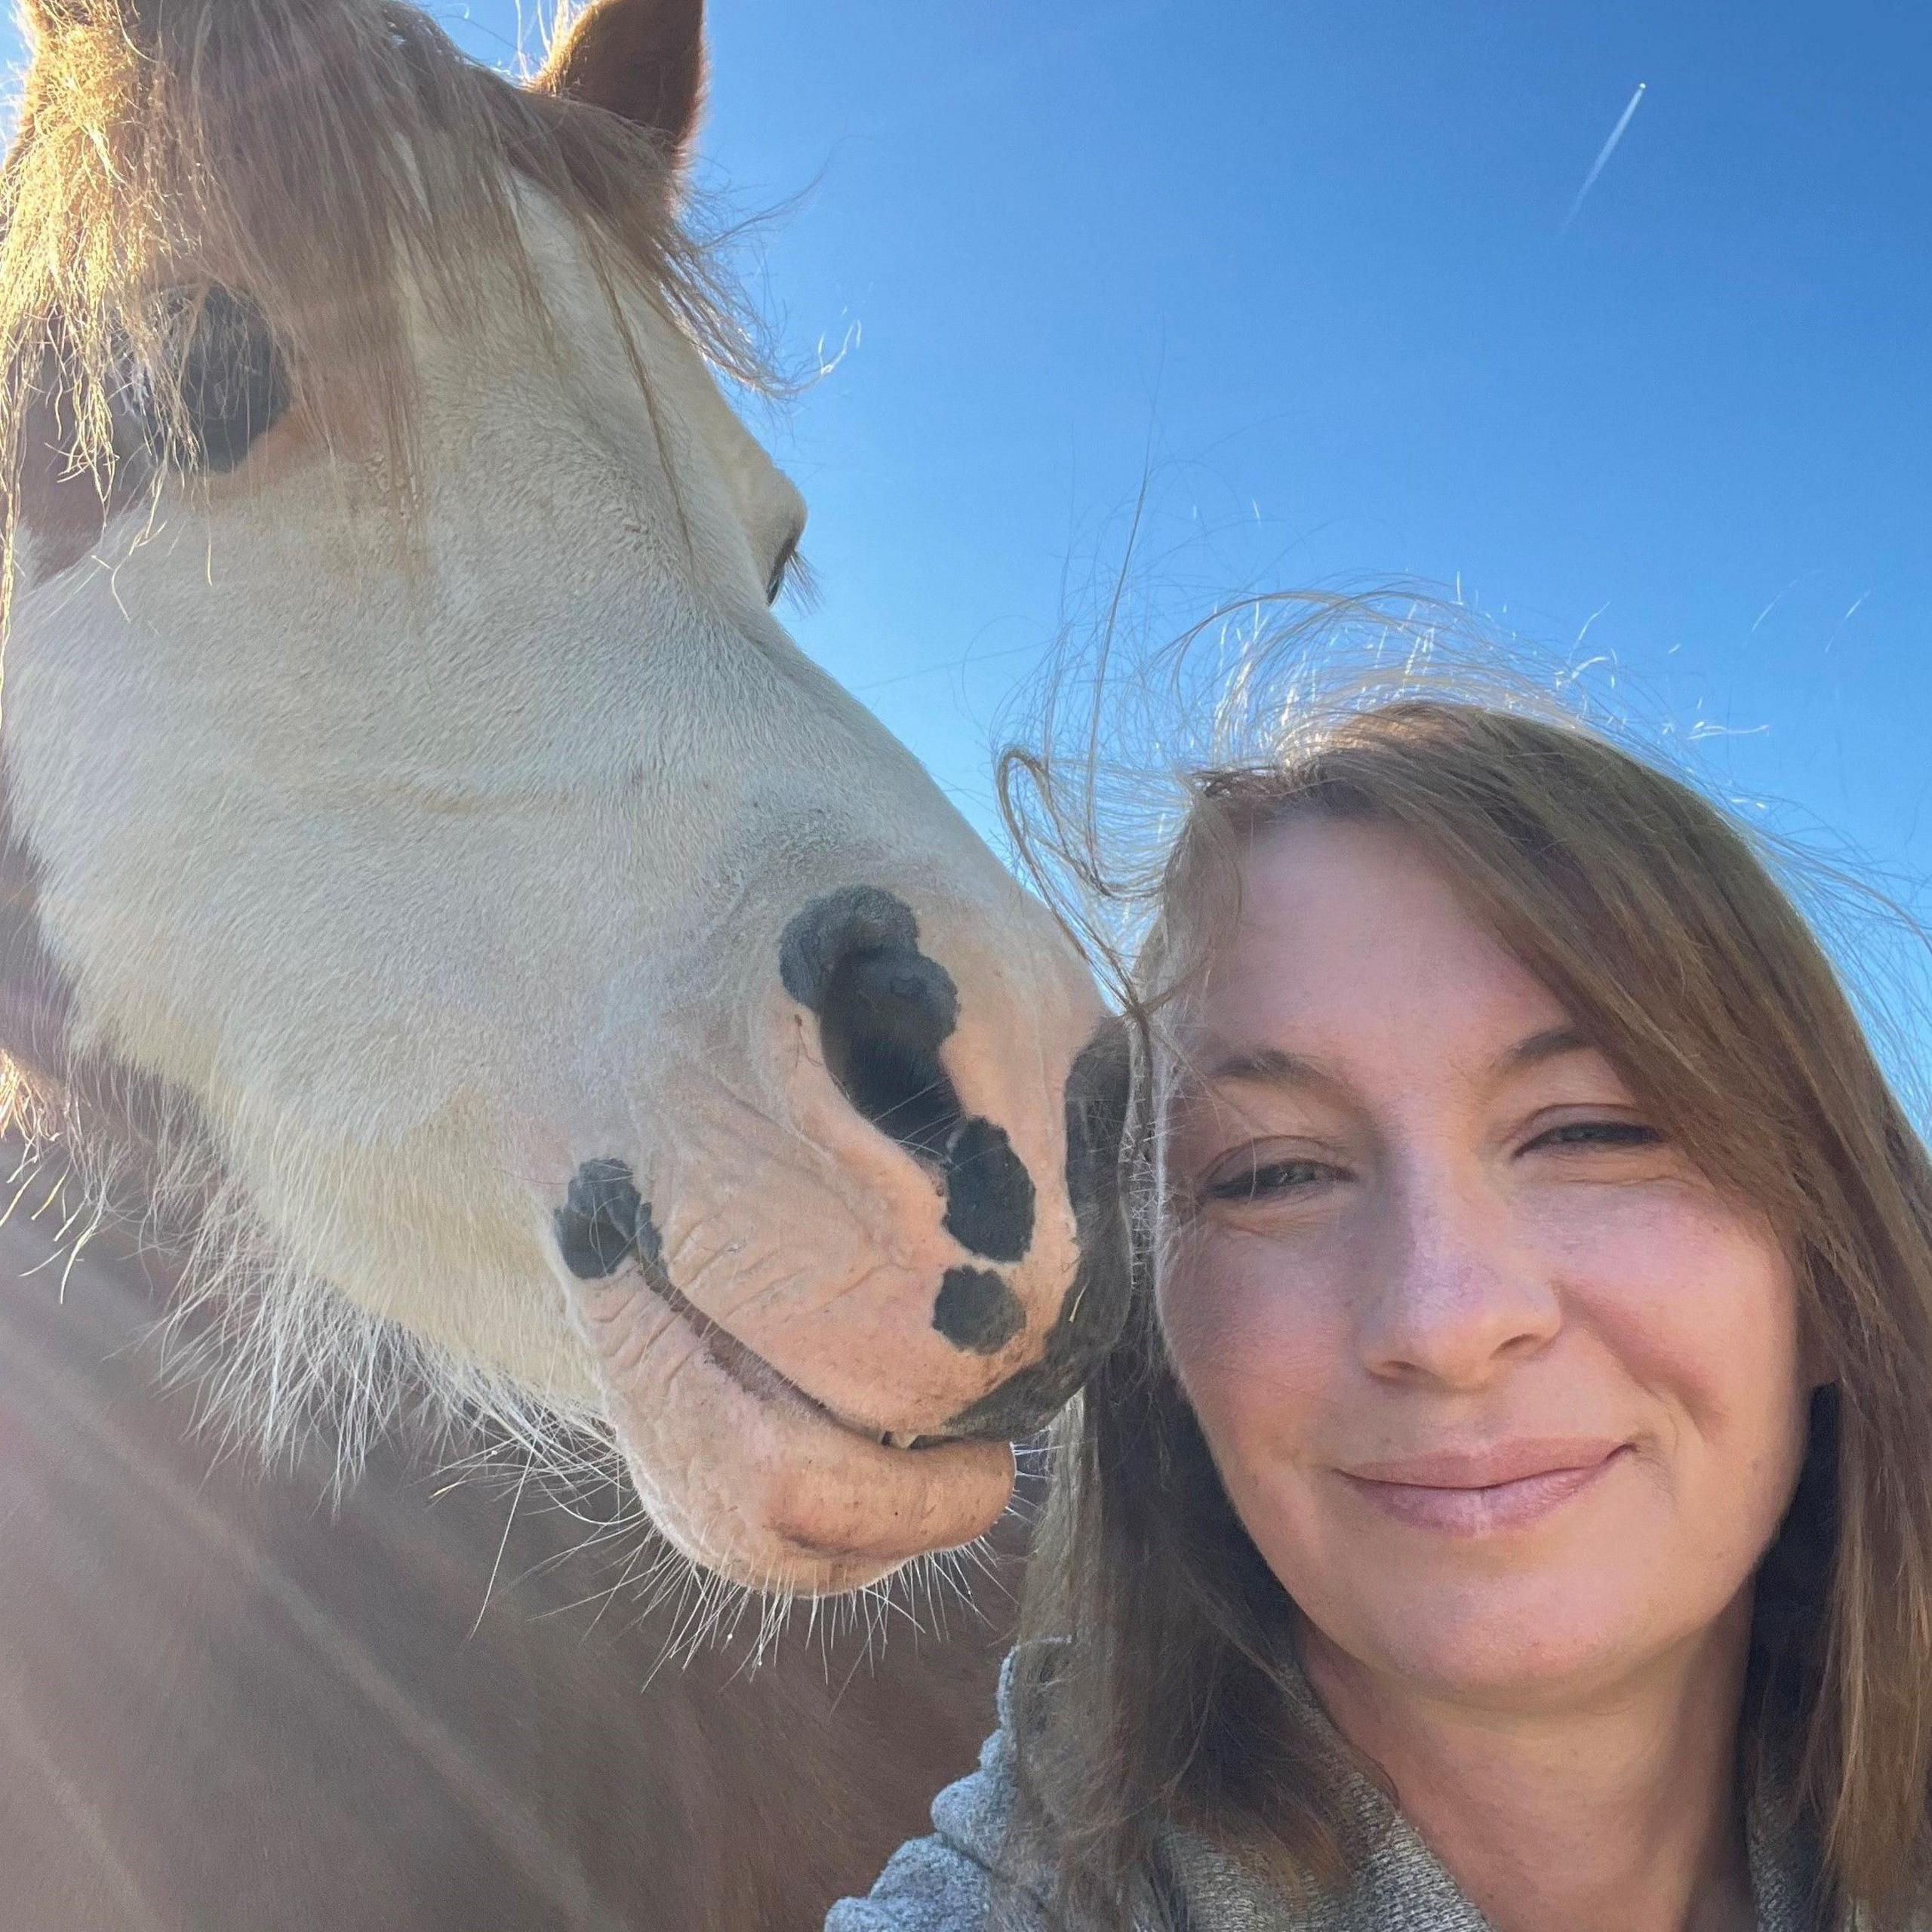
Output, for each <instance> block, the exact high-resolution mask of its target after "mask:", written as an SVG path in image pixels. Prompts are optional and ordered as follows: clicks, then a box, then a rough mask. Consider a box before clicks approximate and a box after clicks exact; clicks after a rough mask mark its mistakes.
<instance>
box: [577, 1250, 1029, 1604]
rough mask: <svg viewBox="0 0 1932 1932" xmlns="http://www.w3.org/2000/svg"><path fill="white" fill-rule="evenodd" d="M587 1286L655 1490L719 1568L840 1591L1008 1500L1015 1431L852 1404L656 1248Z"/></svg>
mask: <svg viewBox="0 0 1932 1932" xmlns="http://www.w3.org/2000/svg"><path fill="white" fill-rule="evenodd" d="M638 1263H642V1264H643V1265H641V1266H639V1265H637V1264H638ZM571 1300H572V1303H573V1304H574V1306H575V1308H576V1309H577V1313H578V1315H579V1318H580V1322H581V1325H582V1331H583V1334H584V1336H585V1338H586V1340H588V1341H589V1343H590V1345H591V1348H592V1353H593V1355H594V1357H595V1359H596V1361H597V1363H598V1368H599V1371H600V1374H601V1380H602V1382H603V1384H604V1389H605V1398H606V1404H607V1409H608V1414H609V1417H610V1420H611V1423H612V1425H613V1426H614V1428H615V1429H616V1431H617V1437H618V1441H619V1443H620V1446H621V1447H622V1448H623V1451H624V1454H625V1457H626V1460H627V1461H628V1462H629V1465H630V1467H631V1470H632V1477H633V1479H634V1480H635V1482H636V1484H637V1486H638V1491H639V1493H640V1494H641V1496H642V1497H644V1499H645V1501H646V1504H647V1506H648V1509H649V1510H650V1512H651V1515H652V1516H653V1517H654V1519H655V1520H656V1521H657V1524H658V1526H659V1527H660V1529H661V1530H662V1531H663V1532H664V1533H665V1534H666V1535H667V1536H668V1537H669V1539H670V1540H671V1541H672V1543H674V1544H675V1545H676V1546H678V1548H679V1549H681V1550H682V1551H683V1552H684V1553H685V1555H688V1556H689V1557H690V1558H692V1559H693V1560H694V1561H696V1562H697V1563H699V1564H702V1565H703V1566H704V1567H706V1568H707V1569H709V1570H712V1571H715V1572H718V1574H721V1575H723V1576H725V1577H728V1578H731V1580H734V1581H737V1582H740V1583H746V1584H748V1585H750V1586H752V1587H754V1588H761V1589H780V1590H783V1591H785V1592H796V1593H799V1594H804V1595H835V1594H837V1593H839V1592H844V1591H848V1590H851V1589H858V1588H860V1587H862V1586H864V1585H865V1584H867V1583H872V1582H875V1581H877V1580H878V1579H879V1578H881V1577H884V1576H888V1575H889V1574H891V1572H892V1571H894V1570H896V1569H897V1568H899V1567H900V1566H901V1565H902V1564H905V1563H907V1562H910V1561H913V1560H914V1559H915V1558H918V1557H921V1556H924V1555H929V1554H931V1553H932V1552H935V1551H938V1550H943V1549H955V1548H957V1547H958V1546H960V1545H961V1544H962V1543H971V1542H972V1541H974V1540H975V1539H976V1538H977V1537H980V1536H983V1535H984V1534H986V1531H988V1530H989V1529H990V1528H991V1527H992V1525H993V1524H994V1523H995V1522H996V1521H998V1518H999V1517H1000V1515H1001V1514H1002V1513H1003V1512H1004V1509H1005V1508H1006V1506H1007V1503H1008V1500H1009V1499H1010V1497H1011V1493H1012V1486H1013V1472H1014V1465H1013V1452H1012V1450H1011V1447H1010V1446H1009V1445H1008V1444H1007V1443H1006V1442H1005V1441H995V1440H988V1439H983V1438H980V1439H974V1438H951V1437H947V1436H944V1435H934V1434H931V1433H926V1432H909V1431H906V1430H895V1429H884V1430H882V1429H879V1428H878V1427H877V1426H875V1425H874V1426H866V1425H861V1424H860V1423H857V1422H855V1421H854V1420H851V1418H849V1417H845V1416H842V1415H841V1414H838V1412H837V1411H835V1410H834V1409H832V1408H831V1407H828V1406H827V1404H825V1403H824V1402H823V1401H820V1400H819V1399H818V1398H817V1397H816V1396H814V1395H812V1394H811V1392H809V1391H808V1390H806V1389H802V1388H801V1387H800V1386H798V1383H795V1382H794V1381H793V1380H792V1379H791V1378H790V1377H789V1376H786V1375H785V1374H783V1373H782V1372H781V1371H779V1370H777V1369H776V1368H774V1367H773V1366H772V1365H771V1363H769V1362H768V1361H766V1360H765V1359H764V1357H763V1356H762V1355H759V1354H758V1352H757V1351H756V1350H755V1349H752V1348H751V1347H750V1346H748V1345H747V1344H746V1343H744V1342H742V1341H740V1340H739V1339H738V1337H737V1336H735V1335H734V1334H732V1333H731V1331H729V1330H728V1329H727V1328H726V1327H724V1325H723V1324H721V1323H720V1322H718V1321H715V1319H713V1318H712V1317H711V1316H709V1315H706V1313H705V1312H704V1311H703V1309H700V1308H699V1307H697V1306H696V1305H695V1304H694V1303H692V1302H691V1300H690V1299H689V1297H687V1296H685V1294H683V1293H681V1291H679V1290H678V1287H676V1285H675V1284H674V1283H672V1281H669V1279H668V1278H666V1274H665V1271H664V1269H663V1267H662V1266H656V1265H652V1263H651V1260H650V1259H649V1258H648V1257H645V1256H643V1255H638V1256H636V1257H634V1259H633V1260H632V1263H631V1265H629V1266H624V1267H623V1268H621V1269H619V1270H618V1271H617V1272H614V1273H613V1274H612V1275H609V1276H608V1277H606V1278H603V1279H601V1280H597V1281H584V1280H578V1281H574V1282H573V1284H572V1285H571Z"/></svg>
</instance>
